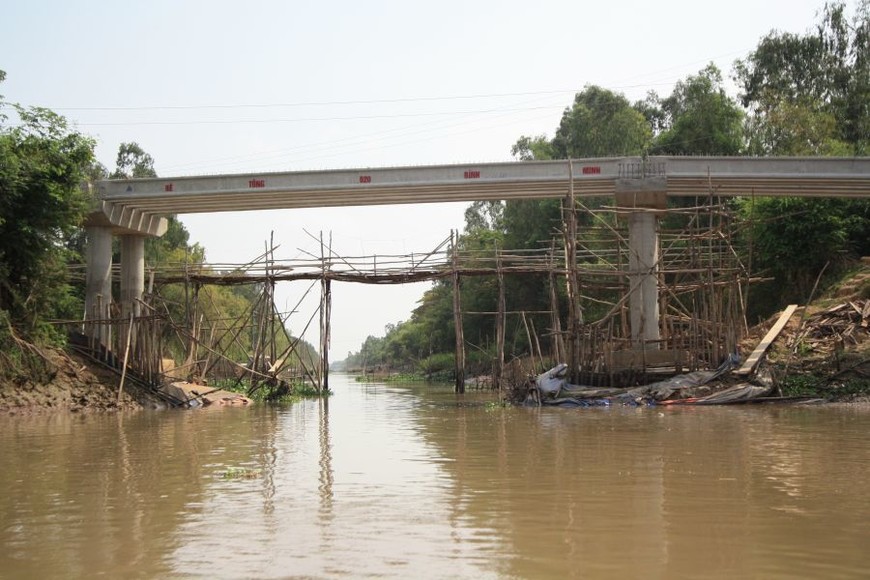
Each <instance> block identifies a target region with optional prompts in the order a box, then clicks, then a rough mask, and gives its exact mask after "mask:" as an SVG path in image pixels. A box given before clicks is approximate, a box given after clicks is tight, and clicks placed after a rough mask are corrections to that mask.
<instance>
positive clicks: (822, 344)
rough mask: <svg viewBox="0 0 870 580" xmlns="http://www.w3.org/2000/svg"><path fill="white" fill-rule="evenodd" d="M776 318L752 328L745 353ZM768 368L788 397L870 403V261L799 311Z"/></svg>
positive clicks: (769, 359) (779, 340) (775, 345)
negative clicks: (816, 397) (806, 396)
mask: <svg viewBox="0 0 870 580" xmlns="http://www.w3.org/2000/svg"><path fill="white" fill-rule="evenodd" d="M777 316H778V314H777V315H775V316H773V317H772V318H771V319H770V320H768V321H767V322H765V323H763V324H760V325H758V326H757V327H755V328H753V329H752V331H751V332H750V334H749V336H747V337H746V339H745V340H744V341H743V343H742V344H741V351H743V352H749V351H751V349H752V348H753V347H754V345H755V344H757V343H758V341H759V340H760V338H761V336H763V335H764V333H765V332H766V331H767V329H768V328H769V327H770V326H772V325H773V323H774V321H775V320H776V318H777ZM764 364H765V365H766V366H767V369H768V370H769V371H770V373H771V374H772V375H773V377H774V379H775V380H776V382H777V384H778V386H779V389H780V390H781V391H782V392H783V394H786V395H811V396H818V397H824V398H826V399H829V400H834V401H859V402H868V401H870V258H864V259H863V260H862V261H861V265H860V267H859V268H857V269H856V271H854V272H853V273H852V274H851V275H850V276H848V277H846V278H845V279H844V280H843V281H842V282H841V283H840V284H837V285H836V286H834V287H833V288H831V289H829V290H828V291H827V292H825V293H824V294H823V295H822V296H821V297H820V298H819V299H817V300H815V301H813V302H812V303H811V304H810V305H809V306H806V307H801V308H799V309H798V310H797V311H796V312H795V314H794V315H793V316H792V317H791V319H790V320H789V322H788V324H787V325H786V327H785V328H784V329H783V331H782V333H781V334H780V336H779V337H778V338H777V340H776V341H775V342H774V343H773V346H772V348H771V349H770V352H769V353H768V355H767V358H766V361H765V363H764Z"/></svg>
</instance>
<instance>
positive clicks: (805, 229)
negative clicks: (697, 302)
mask: <svg viewBox="0 0 870 580" xmlns="http://www.w3.org/2000/svg"><path fill="white" fill-rule="evenodd" d="M737 203H738V207H739V211H740V216H741V219H742V220H743V221H744V222H745V223H746V224H747V227H746V228H745V229H744V230H743V234H742V235H743V246H744V247H747V248H748V247H750V246H751V247H752V249H753V266H752V268H753V270H754V271H756V272H763V273H766V274H767V275H772V276H773V277H774V278H775V280H776V285H775V287H770V286H767V287H759V288H757V289H756V292H754V293H753V297H754V298H755V299H754V300H751V301H750V303H751V304H752V306H753V309H752V311H751V312H750V315H751V316H753V317H754V316H756V315H757V316H766V315H768V314H769V313H770V312H773V311H775V310H777V309H778V308H780V307H781V305H783V304H787V303H790V302H798V303H804V302H806V301H807V300H808V299H809V297H810V292H811V291H812V288H813V286H814V284H815V281H816V278H817V277H818V275H819V273H820V272H822V269H823V268H825V269H826V272H827V274H828V275H829V276H834V275H836V274H837V272H838V270H839V267H841V266H844V265H846V264H847V263H848V260H849V259H850V258H852V257H854V256H855V255H861V254H862V253H863V252H866V251H867V250H868V249H870V248H868V235H870V204H868V203H867V202H866V201H863V200H849V199H815V198H761V199H757V200H751V199H747V198H743V199H740V200H738V202H737ZM822 288H824V285H823V286H822ZM759 295H762V296H763V295H768V296H772V298H773V299H772V300H762V301H760V302H758V299H759Z"/></svg>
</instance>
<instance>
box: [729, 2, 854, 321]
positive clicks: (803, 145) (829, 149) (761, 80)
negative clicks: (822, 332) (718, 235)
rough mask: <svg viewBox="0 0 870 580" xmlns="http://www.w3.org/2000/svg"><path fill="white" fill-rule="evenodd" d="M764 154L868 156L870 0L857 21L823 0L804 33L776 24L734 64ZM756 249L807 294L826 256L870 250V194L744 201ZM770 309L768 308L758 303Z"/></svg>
mask: <svg viewBox="0 0 870 580" xmlns="http://www.w3.org/2000/svg"><path fill="white" fill-rule="evenodd" d="M735 66H736V79H737V80H738V82H739V83H740V85H741V90H742V93H741V99H742V102H743V105H744V106H745V107H747V108H748V109H749V120H748V123H747V128H748V130H749V151H750V152H751V153H753V154H757V155H840V156H850V155H865V154H867V152H868V151H870V1H868V0H862V1H861V2H859V3H858V6H857V7H856V12H855V14H854V16H853V17H852V19H851V23H850V22H849V19H848V17H847V15H846V11H845V4H843V3H842V2H835V3H832V4H826V5H825V8H824V10H823V12H822V14H821V15H820V21H819V22H818V24H817V25H816V27H815V28H814V29H812V30H810V31H809V32H807V33H806V34H803V35H798V34H789V33H779V32H772V33H770V34H769V35H768V36H766V37H765V38H763V39H762V40H761V42H760V43H759V45H758V47H757V48H756V49H755V50H754V51H753V52H752V53H750V55H749V56H748V57H747V58H745V59H743V60H741V61H738V62H737V63H736V65H735ZM741 209H742V214H743V217H744V219H747V220H751V223H752V227H751V228H750V229H748V230H747V233H748V234H751V236H752V237H751V238H748V239H751V240H752V241H753V245H754V248H755V250H756V251H755V254H754V258H755V264H756V265H757V266H760V267H766V268H767V269H768V270H767V271H768V272H770V273H772V274H773V275H774V276H775V278H776V286H777V287H778V288H780V289H781V292H780V293H779V294H780V295H781V296H780V298H781V300H780V301H779V302H778V303H775V304H765V305H764V307H766V309H767V310H772V309H775V308H776V307H778V306H779V305H780V304H782V303H783V302H784V301H785V300H800V299H804V300H805V299H806V296H807V294H808V292H809V285H810V284H811V283H812V282H813V281H814V280H815V277H816V276H817V275H818V273H819V271H820V270H821V269H822V268H823V267H824V266H825V264H827V263H829V262H830V263H831V265H832V266H833V267H831V268H828V269H827V272H829V273H835V272H836V271H837V268H836V266H837V265H840V264H843V263H846V261H847V258H848V257H850V256H851V255H855V254H858V255H862V254H866V253H868V252H870V241H868V240H870V202H868V201H866V200H819V199H762V200H757V201H755V202H754V203H752V202H749V201H744V202H743V203H742V205H741ZM760 313H761V314H766V312H765V311H764V310H762V311H761V312H760Z"/></svg>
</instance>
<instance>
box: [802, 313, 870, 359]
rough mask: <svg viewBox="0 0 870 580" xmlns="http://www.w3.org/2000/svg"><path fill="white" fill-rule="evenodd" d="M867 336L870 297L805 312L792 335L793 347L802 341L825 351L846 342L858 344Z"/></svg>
mask: <svg viewBox="0 0 870 580" xmlns="http://www.w3.org/2000/svg"><path fill="white" fill-rule="evenodd" d="M867 338H870V300H855V301H850V302H844V303H842V304H838V305H837V306H833V307H831V308H828V309H826V310H823V311H821V312H817V313H816V314H813V315H811V316H808V317H807V319H806V320H805V321H804V323H803V325H801V328H800V331H799V332H798V333H797V334H796V335H795V336H794V337H793V338H792V340H791V341H790V342H791V346H792V348H795V347H797V345H801V346H802V347H803V348H809V349H810V350H811V351H813V352H816V353H819V354H827V353H830V352H833V351H834V350H835V349H838V348H842V347H843V346H845V345H850V344H851V345H857V344H861V343H862V342H864V341H865V340H867Z"/></svg>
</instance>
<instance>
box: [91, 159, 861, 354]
mask: <svg viewBox="0 0 870 580" xmlns="http://www.w3.org/2000/svg"><path fill="white" fill-rule="evenodd" d="M94 187H95V192H94V193H95V195H96V198H97V200H98V204H99V207H98V208H97V210H96V211H95V212H93V213H92V214H91V216H90V217H89V219H88V222H87V223H86V227H87V229H88V240H89V246H88V251H87V265H88V270H87V291H86V304H85V305H86V312H85V318H86V319H95V320H97V319H104V318H107V317H108V316H107V315H108V307H109V302H110V300H109V297H111V266H112V236H114V235H117V236H120V238H121V295H120V304H121V308H122V313H123V315H124V316H125V317H126V316H129V315H130V314H138V312H139V300H140V299H141V297H142V295H143V293H144V287H145V277H144V239H145V237H147V236H160V235H162V234H163V233H165V231H166V227H167V226H166V223H167V222H166V219H165V217H164V216H165V215H167V214H185V213H204V212H226V211H249V210H266V209H287V208H314V207H340V206H362V205H383V204H409V203H439V202H462V201H466V202H467V201H485V200H511V199H542V198H565V197H570V198H572V199H573V198H574V197H591V196H614V197H615V201H616V205H617V206H618V207H620V208H622V209H623V210H624V211H625V212H626V213H627V214H628V218H627V219H628V224H629V245H630V249H631V258H632V259H631V263H630V264H629V275H630V278H631V280H632V282H631V287H632V290H631V295H630V299H629V304H630V312H631V334H632V340H633V341H636V342H637V343H638V344H643V343H655V342H656V341H657V339H658V325H657V324H645V321H646V320H650V321H656V320H658V318H659V311H658V309H659V307H658V288H657V284H658V282H657V278H656V275H655V266H656V264H657V262H658V240H657V231H656V229H657V228H656V222H657V219H658V215H659V213H660V212H661V210H664V209H665V208H666V204H667V197H668V196H703V197H706V196H777V197H782V196H799V197H851V198H862V197H870V158H867V157H855V158H794V157H788V158H753V157H649V158H639V157H624V158H599V159H573V160H560V161H529V162H511V163H484V164H461V165H437V166H424V167H395V168H362V169H343V170H328V171H299V172H284V173H260V174H243V175H215V176H197V177H161V178H149V179H130V180H106V181H99V182H97V183H95V184H94Z"/></svg>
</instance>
